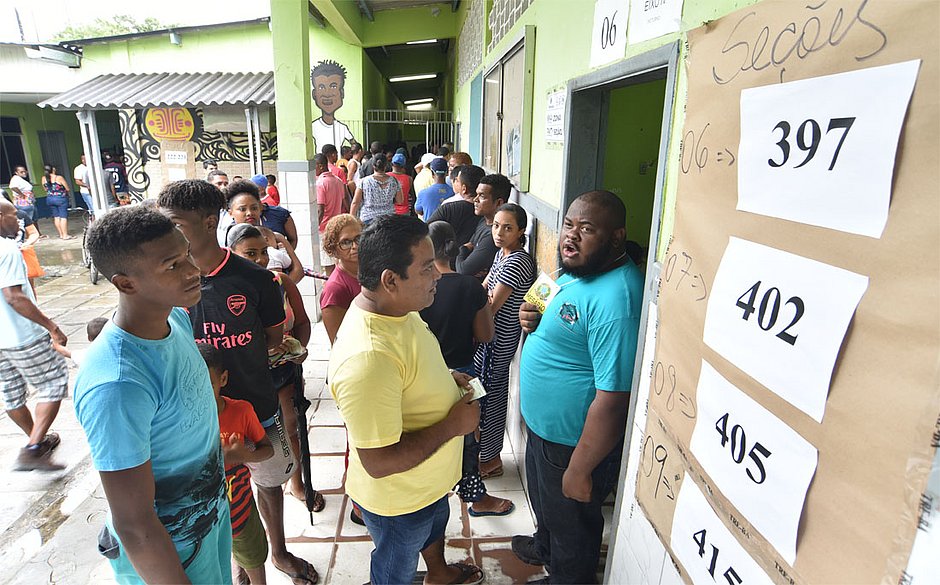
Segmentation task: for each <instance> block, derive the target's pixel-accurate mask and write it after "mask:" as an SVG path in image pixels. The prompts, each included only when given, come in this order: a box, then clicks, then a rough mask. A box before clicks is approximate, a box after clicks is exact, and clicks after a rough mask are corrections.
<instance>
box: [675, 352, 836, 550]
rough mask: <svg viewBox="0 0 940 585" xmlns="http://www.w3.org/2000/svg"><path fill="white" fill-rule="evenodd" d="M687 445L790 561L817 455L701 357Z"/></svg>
mask: <svg viewBox="0 0 940 585" xmlns="http://www.w3.org/2000/svg"><path fill="white" fill-rule="evenodd" d="M695 399H696V402H697V403H698V417H697V418H696V421H695V430H694V431H693V432H692V440H691V443H690V445H689V447H690V448H691V450H692V455H694V456H695V458H696V459H697V460H698V462H699V463H701V465H702V467H703V468H704V469H705V472H706V473H707V474H708V476H709V477H711V478H712V481H714V482H715V485H716V486H717V487H718V489H719V490H721V493H723V494H724V495H725V497H726V498H728V500H730V501H731V503H732V504H733V505H734V507H735V508H737V509H738V510H739V511H740V512H741V513H742V514H744V517H745V518H746V519H747V521H748V522H749V523H750V524H751V525H752V526H754V528H756V529H757V531H758V532H760V533H761V535H763V537H764V538H766V539H767V541H768V542H770V544H771V545H773V547H774V548H775V549H777V552H779V553H780V555H781V556H782V557H783V558H784V560H786V561H787V562H788V563H790V564H791V565H792V564H793V561H794V560H796V534H797V529H798V528H799V525H800V516H801V515H802V513H803V503H804V501H805V500H806V491H807V490H808V489H809V483H810V481H811V480H812V479H813V475H814V474H815V473H816V463H817V459H818V454H817V452H816V448H815V447H813V446H812V445H811V444H810V443H809V442H808V441H807V440H806V439H804V438H803V437H802V436H800V434H799V433H797V432H796V431H794V430H793V429H791V428H790V427H789V426H787V425H786V424H785V423H784V422H783V421H781V420H780V419H779V418H777V417H776V416H774V415H773V414H772V413H771V412H770V411H769V410H767V409H765V408H764V407H763V406H761V405H760V404H758V403H757V402H755V401H754V400H753V399H751V398H750V397H749V396H748V395H746V394H745V393H744V392H741V391H740V390H739V389H738V388H736V387H735V386H734V385H733V384H732V383H731V382H729V381H727V380H725V379H724V378H723V377H722V376H721V374H719V373H718V372H717V371H715V369H714V368H713V367H712V366H711V365H710V364H709V363H708V362H706V361H704V360H703V361H702V371H701V373H700V374H699V377H698V387H697V389H696V391H695Z"/></svg>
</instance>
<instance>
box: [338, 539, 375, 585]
mask: <svg viewBox="0 0 940 585" xmlns="http://www.w3.org/2000/svg"><path fill="white" fill-rule="evenodd" d="M373 548H374V547H373V546H372V543H371V542H340V543H337V544H336V555H335V557H334V560H333V568H332V569H331V570H330V574H329V579H328V583H331V584H334V585H359V584H361V583H368V582H369V564H370V562H371V558H372V557H371V555H372V549H373Z"/></svg>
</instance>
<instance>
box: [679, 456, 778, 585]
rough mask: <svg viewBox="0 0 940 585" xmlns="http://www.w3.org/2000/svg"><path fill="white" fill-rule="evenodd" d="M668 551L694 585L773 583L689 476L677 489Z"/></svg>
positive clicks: (689, 475) (755, 584)
mask: <svg viewBox="0 0 940 585" xmlns="http://www.w3.org/2000/svg"><path fill="white" fill-rule="evenodd" d="M669 548H671V549H672V552H673V553H675V555H676V558H677V559H678V560H679V562H680V563H682V568H683V569H685V572H686V573H687V574H688V575H689V578H690V579H691V580H692V583H694V584H695V585H715V583H722V584H724V583H727V584H728V585H771V584H772V583H773V581H771V580H770V577H768V576H767V573H765V572H764V570H763V569H761V568H760V565H758V564H757V562H756V561H755V560H754V559H752V558H751V556H750V555H749V554H748V553H747V551H746V550H744V547H743V546H741V543H739V542H738V541H737V539H736V538H735V537H734V535H733V534H731V531H730V530H728V529H727V528H726V527H725V525H724V524H723V523H722V521H721V519H719V518H718V515H717V514H715V511H714V510H712V508H711V506H710V505H709V504H708V501H707V500H706V499H705V496H704V495H703V494H702V492H701V490H699V489H698V486H697V485H695V482H694V481H692V476H691V474H688V473H687V474H686V475H685V479H684V480H683V481H682V487H681V488H679V498H678V499H677V500H676V511H675V513H674V515H673V517H672V534H671V535H670V538H669Z"/></svg>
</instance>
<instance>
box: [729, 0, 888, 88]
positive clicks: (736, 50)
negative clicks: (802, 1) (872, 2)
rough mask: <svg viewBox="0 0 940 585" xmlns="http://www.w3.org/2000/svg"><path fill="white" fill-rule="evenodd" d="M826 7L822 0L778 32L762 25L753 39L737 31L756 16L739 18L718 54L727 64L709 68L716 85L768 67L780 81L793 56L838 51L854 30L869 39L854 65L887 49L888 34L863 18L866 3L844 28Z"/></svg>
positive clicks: (840, 16)
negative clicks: (826, 30) (802, 17)
mask: <svg viewBox="0 0 940 585" xmlns="http://www.w3.org/2000/svg"><path fill="white" fill-rule="evenodd" d="M826 4H827V2H826V1H825V0H823V1H822V2H820V3H819V4H817V5H815V6H813V5H807V6H806V7H805V9H806V10H808V11H810V12H809V14H808V15H807V16H806V17H805V18H804V19H802V22H797V21H798V20H799V19H793V20H792V21H790V22H789V23H787V24H786V25H785V26H784V27H783V28H781V29H779V30H773V31H772V30H771V27H770V25H764V26H763V27H761V28H760V29H759V30H758V31H757V36H756V37H755V38H753V39H742V38H740V34H741V33H739V29H740V28H741V27H742V26H743V25H744V24H745V22H747V21H750V20H751V19H753V18H756V16H757V13H756V12H748V13H747V14H744V15H743V16H741V19H740V20H739V21H738V22H737V24H735V25H734V28H733V29H732V30H731V34H730V35H729V36H728V38H727V39H726V40H725V44H724V45H723V46H722V49H721V54H722V56H725V57H726V58H727V61H728V63H727V64H725V63H720V64H718V65H714V66H713V67H712V78H713V80H714V81H715V83H717V84H718V85H724V84H726V83H730V82H731V81H733V80H734V79H735V78H736V77H737V76H738V75H740V74H741V73H743V72H747V71H751V70H753V71H763V70H764V69H767V68H768V67H771V66H773V67H775V68H779V69H780V78H781V81H782V80H783V72H784V71H785V70H786V68H785V67H784V65H785V64H786V63H787V61H789V60H790V58H791V57H793V55H796V57H797V58H798V59H800V60H803V59H806V58H807V57H808V56H809V55H811V54H813V53H815V52H817V51H821V50H824V49H827V48H829V47H837V46H839V45H840V44H841V43H842V42H843V41H844V40H845V38H846V37H847V36H848V35H849V33H851V32H852V31H853V30H856V29H857V30H859V31H863V32H866V33H867V34H868V36H869V37H870V39H866V41H865V49H864V50H860V53H859V54H857V55H853V56H852V57H853V58H854V59H855V60H856V61H864V60H866V59H870V58H872V57H874V56H875V55H877V54H878V53H880V52H881V51H882V50H883V49H884V48H885V47H886V46H887V44H888V36H887V34H885V32H884V31H883V30H882V29H881V28H879V27H878V25H877V24H875V23H873V22H871V21H869V20H867V19H866V17H865V16H864V15H863V13H864V11H865V7H866V6H867V5H868V0H862V1H861V2H860V3H859V5H858V10H856V11H855V14H854V15H853V16H852V18H851V20H849V21H848V22H847V23H845V24H843V22H844V20H845V13H844V10H843V9H842V8H839V9H838V10H836V11H834V12H832V13H831V14H825V10H824V9H825V8H826ZM824 18H825V20H826V23H828V29H829V30H828V32H825V29H826V28H827V25H826V24H824V22H823V20H824ZM830 20H831V22H830ZM748 25H749V27H750V25H751V23H750V22H748ZM859 34H862V33H861V32H860V33H859Z"/></svg>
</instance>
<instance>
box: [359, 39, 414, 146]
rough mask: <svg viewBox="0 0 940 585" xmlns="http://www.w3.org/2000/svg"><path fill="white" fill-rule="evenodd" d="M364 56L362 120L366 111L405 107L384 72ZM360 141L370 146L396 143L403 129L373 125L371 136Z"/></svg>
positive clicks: (370, 130)
mask: <svg viewBox="0 0 940 585" xmlns="http://www.w3.org/2000/svg"><path fill="white" fill-rule="evenodd" d="M360 54H361V56H362V104H363V112H362V119H363V120H365V110H372V109H376V110H397V109H399V108H402V107H404V106H403V105H402V103H401V102H400V101H398V98H397V97H396V96H395V94H394V93H393V92H392V88H391V86H390V85H389V83H388V81H387V80H386V79H385V76H384V75H382V72H381V71H379V69H378V67H377V66H376V65H375V63H373V61H372V59H371V58H370V57H369V55H368V54H367V53H366V52H365V51H360ZM359 140H360V141H361V142H362V143H363V144H365V145H366V146H368V142H371V141H373V140H378V141H380V142H387V143H394V142H396V141H398V140H401V128H400V127H399V126H397V125H392V124H372V125H371V126H370V127H369V136H368V138H366V136H365V134H363V136H362V137H361V138H359Z"/></svg>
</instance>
